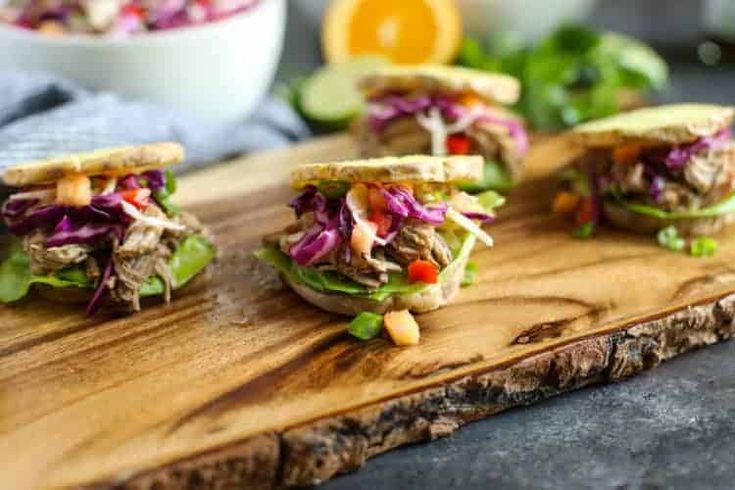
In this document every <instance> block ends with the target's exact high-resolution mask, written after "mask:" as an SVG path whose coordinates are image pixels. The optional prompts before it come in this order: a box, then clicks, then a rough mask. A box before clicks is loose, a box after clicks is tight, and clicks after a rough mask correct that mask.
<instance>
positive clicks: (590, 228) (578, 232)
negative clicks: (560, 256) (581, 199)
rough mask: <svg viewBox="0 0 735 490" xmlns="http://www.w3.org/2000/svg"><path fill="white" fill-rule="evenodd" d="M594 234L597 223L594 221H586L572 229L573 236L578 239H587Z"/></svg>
mask: <svg viewBox="0 0 735 490" xmlns="http://www.w3.org/2000/svg"><path fill="white" fill-rule="evenodd" d="M594 234H595V224H594V223H592V222H590V223H584V224H582V225H579V226H578V227H576V228H575V229H573V230H572V238H576V239H577V240H585V239H587V238H590V237H591V236H592V235H594Z"/></svg>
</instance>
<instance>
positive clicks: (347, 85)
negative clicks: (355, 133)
mask: <svg viewBox="0 0 735 490" xmlns="http://www.w3.org/2000/svg"><path fill="white" fill-rule="evenodd" d="M387 63H388V61H387V60H386V59H385V58H381V57H379V56H362V57H359V58H354V59H351V60H349V61H345V62H344V63H334V64H331V65H326V66H324V67H322V68H320V69H319V70H317V71H316V72H315V73H314V74H313V75H312V76H310V77H309V78H308V79H307V80H306V82H305V83H304V86H303V88H302V91H301V100H300V103H301V110H302V111H303V113H304V115H305V116H306V117H307V118H309V119H311V120H312V121H314V122H315V123H317V124H321V125H324V126H327V127H330V128H333V129H338V128H342V127H346V126H347V124H348V123H349V122H350V120H351V119H352V118H354V117H355V116H357V115H358V114H359V113H360V112H361V111H362V106H363V100H362V95H361V94H360V92H358V90H357V86H356V85H357V80H358V79H359V78H360V77H362V76H364V75H367V74H369V73H372V72H374V71H376V70H377V69H379V68H380V67H381V66H384V65H386V64H387Z"/></svg>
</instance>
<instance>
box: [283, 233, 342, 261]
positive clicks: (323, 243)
mask: <svg viewBox="0 0 735 490" xmlns="http://www.w3.org/2000/svg"><path fill="white" fill-rule="evenodd" d="M341 242H342V236H341V235H340V233H339V230H338V229H337V228H328V227H324V226H321V225H319V224H315V225H314V226H313V227H312V228H311V229H310V230H309V231H308V232H306V234H305V235H304V236H303V238H301V240H299V241H298V242H296V243H295V244H293V245H292V246H291V248H289V250H288V254H289V255H290V256H291V258H293V259H294V260H295V261H296V263H297V264H299V265H301V266H307V265H311V264H313V263H315V262H317V261H319V260H320V259H322V258H324V257H325V256H326V255H327V254H329V252H331V251H332V250H333V249H334V248H335V247H337V245H339V244H340V243H341Z"/></svg>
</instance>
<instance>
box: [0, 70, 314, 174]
mask: <svg viewBox="0 0 735 490" xmlns="http://www.w3.org/2000/svg"><path fill="white" fill-rule="evenodd" d="M308 136H309V129H308V128H307V127H306V125H305V124H304V122H303V121H302V120H301V119H300V118H299V116H298V115H297V114H296V113H295V112H294V111H293V110H292V109H291V107H289V106H288V105H287V104H286V103H285V102H283V101H281V100H278V99H276V98H274V97H273V98H268V99H266V100H265V101H264V102H263V103H262V104H261V105H260V107H259V108H258V109H257V110H256V112H255V113H254V115H252V116H251V117H250V118H249V119H248V120H246V121H243V122H242V123H240V124H235V125H231V126H227V127H222V126H216V125H211V124H207V123H205V122H203V121H199V120H197V119H195V118H192V117H188V116H186V115H183V114H180V113H178V112H176V111H173V110H169V109H166V108H163V107H160V106H157V105H155V104H151V103H148V102H143V101H138V100H126V99H123V98H121V97H118V96H116V95H115V94H111V93H104V92H92V91H89V90H86V89H84V88H82V87H81V86H79V85H77V84H76V83H74V82H72V81H70V80H67V79H64V78H60V77H57V76H54V75H49V74H44V73H19V72H15V71H0V172H2V170H3V169H4V168H6V167H8V166H10V165H13V164H15V163H19V162H23V161H28V160H35V159H38V158H45V157H48V156H51V155H59V154H64V153H75V152H80V151H86V150H93V149H96V148H104V147H110V146H120V145H130V144H139V143H147V142H152V141H178V142H180V143H182V144H183V145H184V146H185V148H186V154H187V158H186V162H184V164H183V165H179V166H177V171H178V172H181V171H186V170H189V169H191V168H193V167H199V166H204V165H207V164H209V163H212V162H215V161H217V160H219V159H222V158H224V157H228V156H232V155H236V154H240V153H247V152H252V151H260V150H266V149H272V148H279V147H283V146H286V145H289V144H291V143H293V142H295V141H298V140H301V139H303V138H306V137H308Z"/></svg>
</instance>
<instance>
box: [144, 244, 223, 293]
mask: <svg viewBox="0 0 735 490" xmlns="http://www.w3.org/2000/svg"><path fill="white" fill-rule="evenodd" d="M216 254H217V249H216V247H215V246H214V244H213V243H212V242H211V241H210V240H209V239H208V238H207V237H205V236H204V235H191V236H188V237H186V238H185V239H184V240H183V241H182V242H181V243H180V244H179V247H178V248H177V249H176V250H175V251H174V253H173V254H172V255H171V258H170V259H169V260H168V270H169V272H170V273H171V287H172V288H173V289H179V288H180V287H182V286H184V285H185V284H186V283H187V282H189V281H190V280H191V279H192V278H194V276H196V275H197V274H199V273H200V272H201V271H202V270H203V269H204V268H205V267H206V266H207V264H209V263H210V262H211V261H212V259H213V258H214V256H215V255H216ZM163 290H164V287H163V281H162V280H161V278H159V277H157V276H154V277H151V278H150V279H148V280H147V281H146V282H144V283H143V284H142V285H141V286H140V295H141V296H157V295H159V294H163Z"/></svg>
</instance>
